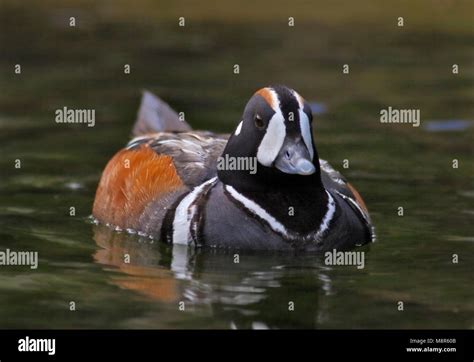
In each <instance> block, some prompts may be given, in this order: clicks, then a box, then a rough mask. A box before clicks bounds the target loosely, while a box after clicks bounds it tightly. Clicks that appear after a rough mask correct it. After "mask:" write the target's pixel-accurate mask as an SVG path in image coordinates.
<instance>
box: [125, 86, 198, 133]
mask: <svg viewBox="0 0 474 362" xmlns="http://www.w3.org/2000/svg"><path fill="white" fill-rule="evenodd" d="M190 130H191V126H190V125H189V124H188V123H186V121H181V120H180V119H179V116H178V113H176V111H175V110H173V109H172V108H171V107H170V106H169V105H168V104H167V103H166V102H164V101H163V100H161V99H160V98H159V97H157V96H155V95H154V94H153V93H151V92H148V91H146V90H145V91H143V95H142V100H141V104H140V108H139V109H138V114H137V120H136V121H135V124H134V126H133V131H132V132H133V135H134V136H135V137H136V136H142V135H144V134H147V133H155V132H185V131H190Z"/></svg>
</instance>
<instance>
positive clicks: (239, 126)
mask: <svg viewBox="0 0 474 362" xmlns="http://www.w3.org/2000/svg"><path fill="white" fill-rule="evenodd" d="M243 122H244V121H240V123H239V125H238V126H237V128H236V129H235V132H234V134H235V135H236V136H238V135H239V134H240V131H241V130H242V123H243Z"/></svg>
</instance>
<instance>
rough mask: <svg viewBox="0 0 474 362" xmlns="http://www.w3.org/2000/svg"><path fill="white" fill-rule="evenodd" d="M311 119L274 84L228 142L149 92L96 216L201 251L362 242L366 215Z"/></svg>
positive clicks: (101, 189)
mask: <svg viewBox="0 0 474 362" xmlns="http://www.w3.org/2000/svg"><path fill="white" fill-rule="evenodd" d="M312 118H313V117H312V113H311V109H310V106H309V105H308V103H307V102H306V101H305V100H304V99H303V98H302V97H301V96H300V95H299V94H298V93H297V92H296V91H294V90H292V89H289V88H287V87H285V86H272V87H266V88H262V89H260V90H259V91H257V92H256V93H255V94H254V95H253V96H252V97H251V98H250V100H249V102H248V103H247V105H246V107H245V109H244V112H243V115H242V119H241V120H240V121H239V124H238V125H237V128H236V129H235V131H234V132H233V133H232V134H231V135H230V136H229V135H220V134H215V133H211V132H199V131H192V130H191V127H190V126H189V125H188V124H187V123H186V122H184V121H182V120H180V117H178V115H177V114H176V112H174V111H173V110H172V109H171V108H170V107H169V106H168V105H167V104H166V103H164V102H162V101H161V100H160V99H158V98H157V97H155V96H153V95H152V94H151V93H145V94H144V97H143V100H142V105H141V108H140V110H139V115H138V120H137V122H136V124H135V126H134V135H135V136H136V137H135V138H134V139H132V140H131V141H130V142H129V143H128V145H127V147H126V148H125V149H123V150H121V151H119V152H118V153H117V154H116V155H115V156H114V157H113V158H112V159H111V160H110V161H109V163H108V165H107V166H106V168H105V170H104V172H103V174H102V177H101V180H100V183H99V186H98V189H97V193H96V197H95V202H94V207H93V215H94V217H95V218H96V219H97V220H98V221H99V222H103V223H106V224H108V225H111V226H113V227H116V228H117V229H126V230H127V231H129V232H131V233H135V232H138V233H139V234H140V235H147V236H149V237H151V238H157V239H160V240H162V241H165V242H168V243H174V244H186V245H192V246H198V247H200V246H209V247H222V248H235V249H273V250H275V249H298V250H305V251H321V252H323V251H326V250H332V249H348V248H351V247H354V246H356V245H362V244H366V243H368V242H370V241H372V239H373V231H372V224H371V221H370V217H369V214H368V211H367V208H366V206H365V204H364V201H363V200H362V198H361V197H360V195H359V193H358V192H357V191H356V190H355V189H354V188H353V187H352V186H351V185H350V184H349V183H348V182H347V181H346V180H345V179H344V178H343V177H342V176H341V175H340V174H339V173H338V172H337V171H335V170H334V169H333V168H332V167H331V166H330V165H329V164H328V163H327V162H326V161H324V160H320V159H319V157H318V153H317V151H316V147H315V144H314V139H313V133H312ZM150 132H153V133H150Z"/></svg>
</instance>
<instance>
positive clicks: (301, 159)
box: [274, 140, 316, 176]
mask: <svg viewBox="0 0 474 362" xmlns="http://www.w3.org/2000/svg"><path fill="white" fill-rule="evenodd" d="M274 165H275V167H276V168H277V169H279V170H280V171H281V172H284V173H288V174H294V175H303V176H307V175H312V174H313V173H315V172H316V167H315V166H314V164H313V162H312V160H311V156H310V154H309V151H308V148H307V147H306V145H305V144H304V142H303V141H298V142H296V143H294V142H291V141H288V140H286V141H285V142H284V143H283V146H282V147H281V150H280V152H279V153H278V156H277V158H276V159H275V163H274Z"/></svg>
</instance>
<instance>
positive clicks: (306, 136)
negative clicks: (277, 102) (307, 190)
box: [292, 90, 314, 161]
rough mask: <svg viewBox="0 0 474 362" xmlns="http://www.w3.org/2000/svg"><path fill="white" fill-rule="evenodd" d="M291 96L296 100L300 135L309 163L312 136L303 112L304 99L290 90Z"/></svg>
mask: <svg viewBox="0 0 474 362" xmlns="http://www.w3.org/2000/svg"><path fill="white" fill-rule="evenodd" d="M292 92H293V95H294V96H295V98H296V100H297V101H298V106H299V107H298V112H299V115H300V129H301V135H302V136H303V141H304V143H305V145H306V148H307V149H308V152H309V155H310V156H311V161H312V160H313V157H314V151H313V135H312V134H311V127H310V124H309V118H308V115H307V114H306V113H305V112H304V110H303V109H304V99H303V97H301V96H300V95H299V94H298V93H297V92H296V91H294V90H292Z"/></svg>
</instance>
